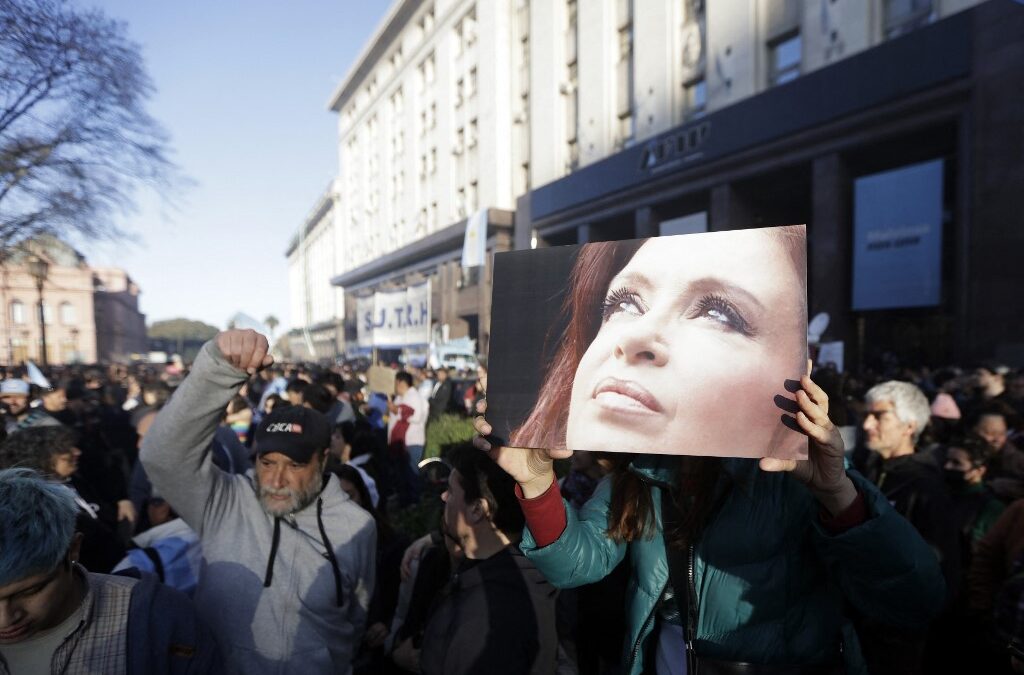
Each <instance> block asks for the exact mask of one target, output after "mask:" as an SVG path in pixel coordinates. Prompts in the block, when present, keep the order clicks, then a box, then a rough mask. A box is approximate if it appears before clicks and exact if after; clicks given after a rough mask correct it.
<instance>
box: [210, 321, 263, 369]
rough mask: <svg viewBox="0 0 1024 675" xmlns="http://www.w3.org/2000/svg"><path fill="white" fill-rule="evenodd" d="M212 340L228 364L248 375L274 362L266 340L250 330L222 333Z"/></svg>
mask: <svg viewBox="0 0 1024 675" xmlns="http://www.w3.org/2000/svg"><path fill="white" fill-rule="evenodd" d="M214 340H215V341H216V343H217V348H218V349H219V350H220V353H221V354H223V355H224V358H225V359H226V360H227V362H228V363H230V364H231V365H233V366H234V367H235V368H238V369H239V370H244V371H245V372H247V373H249V374H250V375H252V374H253V373H255V372H256V371H257V370H260V369H262V368H266V367H267V366H269V365H270V364H271V363H273V362H274V357H273V356H271V355H270V354H269V353H268V352H269V351H270V344H269V343H268V342H267V338H266V337H265V336H263V335H260V334H259V333H257V332H256V331H254V330H252V329H251V328H246V329H245V330H226V331H222V332H220V333H217V337H215V338H214Z"/></svg>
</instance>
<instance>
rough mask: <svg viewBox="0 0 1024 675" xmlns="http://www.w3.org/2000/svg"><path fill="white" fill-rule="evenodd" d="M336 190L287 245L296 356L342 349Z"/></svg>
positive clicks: (291, 345)
mask: <svg viewBox="0 0 1024 675" xmlns="http://www.w3.org/2000/svg"><path fill="white" fill-rule="evenodd" d="M337 215H338V193H337V191H336V188H335V185H334V183H332V184H331V185H329V186H328V187H327V188H326V189H325V190H324V192H323V194H322V195H321V196H320V198H319V199H318V200H317V203H316V205H314V207H313V209H312V210H311V211H310V213H309V215H308V216H307V217H306V220H305V222H304V223H303V224H302V227H301V228H300V229H299V232H297V233H296V234H295V236H294V237H293V238H292V241H291V242H290V244H289V246H288V250H287V252H286V255H287V256H288V290H289V294H290V295H289V307H290V311H291V323H292V326H293V327H294V328H293V330H292V331H291V332H290V333H289V334H288V335H287V337H286V340H287V347H288V352H289V354H290V355H291V357H292V358H296V359H301V360H311V361H316V360H320V359H334V358H336V357H337V356H338V355H339V354H341V353H342V352H343V351H344V341H343V339H342V338H343V336H344V326H343V324H342V322H343V319H344V316H345V311H344V310H345V306H344V291H343V290H342V289H339V288H336V287H334V286H332V285H331V279H332V278H334V276H335V275H337V273H338V270H339V267H338V266H339V262H338V256H339V253H340V251H341V250H342V249H341V247H339V246H338V244H337V239H338V237H339V230H338V227H337V224H336V218H337Z"/></svg>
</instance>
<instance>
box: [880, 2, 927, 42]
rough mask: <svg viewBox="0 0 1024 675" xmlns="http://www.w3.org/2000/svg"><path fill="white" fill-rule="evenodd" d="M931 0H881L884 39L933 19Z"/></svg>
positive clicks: (889, 38) (898, 34)
mask: <svg viewBox="0 0 1024 675" xmlns="http://www.w3.org/2000/svg"><path fill="white" fill-rule="evenodd" d="M934 4H935V3H934V2H933V0H883V9H882V11H883V15H884V21H885V24H884V25H883V28H884V30H885V39H886V40H891V39H892V38H895V37H899V36H900V35H903V34H904V33H909V32H910V31H912V30H914V29H915V28H920V27H921V26H925V25H927V24H929V23H931V22H932V21H934V20H935V18H936V16H935V7H934Z"/></svg>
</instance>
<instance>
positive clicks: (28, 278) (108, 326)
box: [0, 237, 147, 364]
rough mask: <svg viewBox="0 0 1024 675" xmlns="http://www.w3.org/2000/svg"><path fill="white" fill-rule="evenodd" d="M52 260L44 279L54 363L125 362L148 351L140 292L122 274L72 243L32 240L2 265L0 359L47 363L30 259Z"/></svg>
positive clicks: (48, 350) (49, 360) (45, 320)
mask: <svg viewBox="0 0 1024 675" xmlns="http://www.w3.org/2000/svg"><path fill="white" fill-rule="evenodd" d="M33 258H40V259H42V260H44V261H45V262H46V263H48V270H47V276H46V278H45V279H44V280H43V286H42V304H43V322H42V323H43V326H45V332H46V355H47V358H46V361H47V363H50V364H68V363H98V362H113V361H117V362H126V361H127V360H129V359H130V358H131V357H132V355H133V354H144V353H145V352H146V350H147V345H146V325H145V315H143V314H142V313H140V312H139V309H138V296H139V288H138V286H137V285H136V284H135V283H134V282H133V281H132V280H131V278H130V277H129V276H128V275H127V274H126V273H125V272H124V271H123V270H119V269H115V268H92V267H89V265H88V264H87V263H86V261H85V258H84V257H83V256H82V255H81V254H80V253H79V252H77V251H75V250H74V249H73V248H71V247H70V246H68V245H67V244H65V243H63V242H61V241H59V240H57V239H55V238H50V237H45V238H40V239H38V240H35V241H30V242H26V243H25V245H24V246H23V248H22V249H21V250H17V251H13V252H11V253H10V254H9V255H8V256H7V257H6V259H5V260H4V261H3V264H2V265H0V302H2V303H3V306H4V308H5V311H4V312H3V313H2V321H0V360H2V362H3V363H5V364H20V363H23V362H25V361H28V360H32V361H35V362H36V363H41V362H42V361H43V359H42V333H43V330H42V328H41V326H40V320H39V301H40V292H39V288H38V285H37V284H38V282H37V279H36V278H35V277H33V276H32V275H31V274H30V273H29V265H28V263H29V261H30V260H32V259H33Z"/></svg>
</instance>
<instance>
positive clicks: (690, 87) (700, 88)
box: [683, 77, 708, 119]
mask: <svg viewBox="0 0 1024 675" xmlns="http://www.w3.org/2000/svg"><path fill="white" fill-rule="evenodd" d="M683 93H684V99H685V106H686V117H687V118H688V119H693V118H695V117H700V116H701V115H703V114H704V113H705V112H706V111H707V106H708V89H707V83H706V82H705V80H704V78H703V77H702V78H700V79H698V80H693V81H691V82H687V83H686V84H684V85H683Z"/></svg>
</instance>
